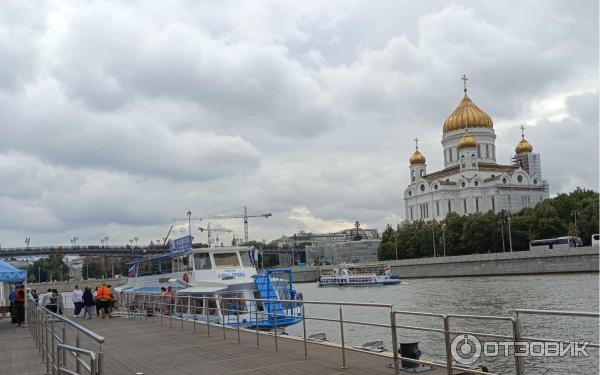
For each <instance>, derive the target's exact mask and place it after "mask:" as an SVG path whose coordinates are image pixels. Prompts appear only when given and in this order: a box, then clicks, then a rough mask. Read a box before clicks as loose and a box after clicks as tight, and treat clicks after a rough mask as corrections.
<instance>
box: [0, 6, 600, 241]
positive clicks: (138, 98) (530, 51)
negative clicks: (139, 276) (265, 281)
mask: <svg viewBox="0 0 600 375" xmlns="http://www.w3.org/2000/svg"><path fill="white" fill-rule="evenodd" d="M597 7H598V5H597V3H589V4H588V3H586V4H583V3H582V4H578V6H572V5H571V4H566V3H561V2H553V1H551V2H545V3H544V6H543V7H540V6H539V4H536V3H528V2H515V1H501V2H493V3H490V2H488V3H472V2H463V1H459V0H457V1H455V2H453V3H452V4H447V2H444V1H432V2H427V3H415V2H410V1H404V2H402V1H400V2H392V3H381V4H379V5H378V6H377V7H373V6H372V5H371V4H367V3H365V2H357V1H350V2H347V1H343V2H337V1H328V2H326V3H323V2H319V1H308V2H302V3H298V2H291V1H290V2H278V3H276V4H271V3H269V4H265V3H264V2H262V1H251V2H244V3H239V2H234V1H223V2H219V3H214V2H197V1H190V2H180V1H164V2H158V3H147V2H137V1H133V2H127V3H123V2H106V1H102V2H100V1H90V2H85V3H64V2H49V3H45V4H43V5H40V4H37V3H28V2H23V1H13V2H7V3H5V4H3V11H2V12H0V21H1V22H0V58H2V61H4V62H5V64H3V65H2V67H0V113H2V121H0V130H1V134H2V136H1V137H0V181H2V185H1V186H0V224H2V225H1V228H2V229H1V230H0V244H2V246H6V245H7V244H13V245H20V244H22V242H23V238H24V237H26V236H27V237H32V242H36V243H38V244H41V243H57V244H58V243H64V242H65V241H66V240H67V239H68V238H70V237H72V236H74V235H77V236H78V237H79V238H80V241H81V242H82V243H84V242H90V243H91V242H97V241H98V239H99V238H100V237H103V236H110V237H111V242H112V241H114V243H119V242H121V243H125V242H127V241H128V240H129V239H130V238H132V237H134V236H136V235H137V236H138V237H140V238H141V239H142V240H143V241H142V242H149V241H150V240H154V241H156V240H157V239H159V238H161V237H163V236H164V235H165V234H166V231H167V230H168V228H169V226H170V225H171V224H172V219H173V218H174V217H180V216H185V212H187V210H192V212H193V213H194V215H202V214H207V213H215V212H224V211H228V210H230V209H231V208H233V207H243V206H246V205H247V206H250V207H253V208H255V211H256V212H272V213H273V217H272V218H269V219H268V220H265V219H260V218H259V219H255V220H252V222H251V223H250V234H251V237H253V238H257V239H263V238H266V239H272V238H275V237H278V236H280V235H281V234H284V233H286V234H289V233H290V232H293V231H295V230H298V229H307V230H312V231H328V230H334V228H336V229H338V228H339V226H347V225H351V224H352V223H353V222H354V221H355V220H359V221H360V222H361V223H365V225H367V224H368V225H369V226H371V227H379V228H383V227H384V226H385V224H387V223H391V224H395V223H397V222H399V221H401V220H402V216H403V212H404V208H403V201H402V193H401V192H402V191H403V189H404V187H405V186H406V184H407V183H408V162H407V159H408V157H409V156H410V154H411V152H412V149H413V143H412V139H413V138H414V137H415V136H418V137H419V138H421V139H422V141H421V149H422V150H423V152H424V153H425V154H426V156H427V159H428V168H429V170H436V169H439V168H441V166H442V153H441V146H440V144H439V141H440V139H441V128H442V123H443V121H444V120H445V118H446V116H448V115H449V114H450V113H451V112H452V111H453V109H454V108H455V106H456V105H457V104H458V102H459V100H460V97H461V95H462V91H461V90H462V83H461V81H460V80H459V79H458V78H459V76H460V75H462V74H463V73H466V74H467V75H468V76H469V77H470V78H471V79H470V81H469V94H470V96H471V97H472V98H473V100H474V101H475V102H476V103H477V104H478V105H479V106H480V107H481V108H483V109H484V110H486V111H487V112H488V113H489V114H490V115H491V116H492V118H493V119H494V123H495V129H496V132H497V134H498V139H497V147H498V156H499V162H503V163H504V162H508V160H509V158H510V156H511V154H512V152H513V149H514V146H515V144H516V142H517V141H518V139H519V132H518V125H519V124H520V123H523V122H525V123H527V124H528V125H530V126H528V127H527V130H526V131H527V133H526V136H527V138H528V139H529V141H530V142H531V143H532V144H533V145H534V147H535V150H536V151H539V152H540V153H541V157H542V167H543V172H544V174H545V177H546V178H547V179H548V180H549V181H550V186H551V192H552V193H555V192H557V191H568V190H570V189H573V188H574V187H576V186H582V187H587V188H593V189H598V147H597V139H598V99H597V98H598V96H597V95H598V94H597V82H598V33H597V27H598V9H597ZM557 149H559V150H561V152H560V153H557V152H556V150H557ZM562 155H571V156H572V158H574V159H576V160H583V161H585V162H580V163H577V166H576V167H573V164H572V162H571V161H570V160H568V159H567V158H564V157H562ZM215 224H216V223H215ZM219 225H223V226H225V227H231V228H232V229H234V230H235V231H236V233H238V235H239V234H240V233H242V232H243V228H242V226H241V221H240V220H232V221H225V222H223V223H219ZM196 235H198V236H204V234H200V233H196Z"/></svg>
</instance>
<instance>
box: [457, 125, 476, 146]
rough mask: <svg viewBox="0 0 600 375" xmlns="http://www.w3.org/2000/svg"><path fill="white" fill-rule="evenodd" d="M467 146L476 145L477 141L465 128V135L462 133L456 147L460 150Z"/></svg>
mask: <svg viewBox="0 0 600 375" xmlns="http://www.w3.org/2000/svg"><path fill="white" fill-rule="evenodd" d="M468 147H472V148H473V147H477V141H476V140H475V138H474V137H473V136H472V135H471V134H469V131H468V130H466V129H465V135H463V137H462V138H461V139H460V141H459V142H458V149H459V150H462V149H463V148H468Z"/></svg>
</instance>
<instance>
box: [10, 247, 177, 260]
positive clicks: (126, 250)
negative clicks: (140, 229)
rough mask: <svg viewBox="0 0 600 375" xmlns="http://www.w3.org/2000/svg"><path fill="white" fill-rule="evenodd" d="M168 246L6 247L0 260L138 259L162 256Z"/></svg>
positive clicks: (167, 249)
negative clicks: (48, 257) (62, 257)
mask: <svg viewBox="0 0 600 375" xmlns="http://www.w3.org/2000/svg"><path fill="white" fill-rule="evenodd" d="M168 251H169V247H168V246H95V245H90V246H37V247H7V248H2V249H0V258H13V257H28V256H44V255H52V254H56V255H81V256H111V257H126V256H132V257H138V256H144V255H156V254H164V253H166V252H168Z"/></svg>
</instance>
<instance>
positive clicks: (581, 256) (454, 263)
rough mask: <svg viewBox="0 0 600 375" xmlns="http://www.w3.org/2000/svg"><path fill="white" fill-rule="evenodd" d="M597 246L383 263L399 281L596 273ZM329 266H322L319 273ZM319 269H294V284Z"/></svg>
mask: <svg viewBox="0 0 600 375" xmlns="http://www.w3.org/2000/svg"><path fill="white" fill-rule="evenodd" d="M598 260H599V259H598V246H588V247H580V248H572V249H560V250H534V251H516V252H512V253H510V252H507V253H491V254H473V255H458V256H447V257H437V258H420V259H405V260H392V261H386V262H384V263H386V264H389V265H390V266H391V267H392V271H393V273H396V274H399V275H400V276H401V277H402V278H424V277H454V276H497V275H530V274H544V273H573V272H598ZM331 268H332V266H322V267H321V268H320V270H321V271H328V270H331ZM319 272H320V271H319V268H317V267H303V268H294V273H293V275H294V281H295V282H299V283H302V282H315V281H317V278H318V277H319Z"/></svg>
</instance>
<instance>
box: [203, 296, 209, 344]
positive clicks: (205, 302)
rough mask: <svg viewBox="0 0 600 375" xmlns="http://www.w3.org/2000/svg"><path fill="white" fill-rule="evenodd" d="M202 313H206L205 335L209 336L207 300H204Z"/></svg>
mask: <svg viewBox="0 0 600 375" xmlns="http://www.w3.org/2000/svg"><path fill="white" fill-rule="evenodd" d="M204 312H205V313H206V335H207V336H210V317H209V313H208V300H207V299H204Z"/></svg>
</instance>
